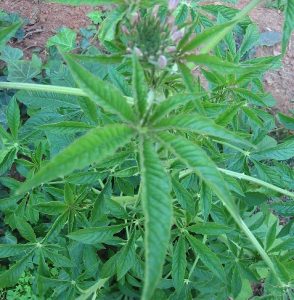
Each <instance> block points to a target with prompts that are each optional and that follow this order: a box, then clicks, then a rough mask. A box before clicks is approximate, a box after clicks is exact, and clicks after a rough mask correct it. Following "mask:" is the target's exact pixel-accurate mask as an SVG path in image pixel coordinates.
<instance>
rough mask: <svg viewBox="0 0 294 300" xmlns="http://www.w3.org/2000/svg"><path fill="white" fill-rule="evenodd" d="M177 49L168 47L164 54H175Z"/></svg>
mask: <svg viewBox="0 0 294 300" xmlns="http://www.w3.org/2000/svg"><path fill="white" fill-rule="evenodd" d="M176 51H177V48H176V47H175V46H169V47H167V48H166V52H167V53H172V52H176Z"/></svg>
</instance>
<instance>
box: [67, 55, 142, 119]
mask: <svg viewBox="0 0 294 300" xmlns="http://www.w3.org/2000/svg"><path fill="white" fill-rule="evenodd" d="M66 61H67V64H68V66H69V68H70V70H71V73H72V75H73V77H74V79H75V81H76V83H77V84H78V86H79V87H80V88H81V89H82V90H83V91H84V92H85V93H86V94H88V95H89V98H90V99H91V100H93V101H94V102H96V103H97V104H98V105H101V106H102V107H103V108H104V109H106V110H108V111H110V112H112V113H114V114H117V115H118V116H119V117H121V118H122V119H123V120H125V121H132V122H134V121H135V120H136V116H135V114H134V112H133V110H132V108H131V107H130V106H129V104H128V103H127V101H126V99H125V98H124V97H123V96H122V94H121V93H120V92H119V91H118V90H117V89H116V88H114V87H113V86H112V85H110V84H108V83H107V82H105V81H103V80H101V79H99V78H98V77H96V76H94V75H93V74H92V73H90V72H89V71H87V70H86V69H85V68H83V67H82V66H81V65H79V64H78V63H76V62H75V61H74V60H73V59H72V58H71V57H70V56H68V55H67V56H66Z"/></svg>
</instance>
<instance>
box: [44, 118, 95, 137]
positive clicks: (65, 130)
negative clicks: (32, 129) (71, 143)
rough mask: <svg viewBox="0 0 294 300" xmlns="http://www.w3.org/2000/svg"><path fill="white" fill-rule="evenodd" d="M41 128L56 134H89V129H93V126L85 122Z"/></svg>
mask: <svg viewBox="0 0 294 300" xmlns="http://www.w3.org/2000/svg"><path fill="white" fill-rule="evenodd" d="M40 128H41V129H43V130H45V131H50V132H52V133H56V134H76V133H79V132H87V131H89V129H92V128H93V126H92V125H89V124H86V123H83V122H75V121H63V122H58V123H51V124H45V125H42V126H40Z"/></svg>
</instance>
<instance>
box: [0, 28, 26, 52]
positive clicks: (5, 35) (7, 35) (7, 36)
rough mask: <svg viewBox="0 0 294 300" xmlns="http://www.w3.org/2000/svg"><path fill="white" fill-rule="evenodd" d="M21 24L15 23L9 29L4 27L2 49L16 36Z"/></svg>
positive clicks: (0, 37)
mask: <svg viewBox="0 0 294 300" xmlns="http://www.w3.org/2000/svg"><path fill="white" fill-rule="evenodd" d="M20 26H21V23H19V22H18V23H15V24H12V25H10V26H8V27H3V28H1V29H0V47H2V46H3V45H4V44H5V43H6V42H8V40H9V39H10V38H11V37H12V36H13V35H14V34H15V32H16V31H17V30H18V28H19V27H20Z"/></svg>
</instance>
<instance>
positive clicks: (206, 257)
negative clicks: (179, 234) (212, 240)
mask: <svg viewBox="0 0 294 300" xmlns="http://www.w3.org/2000/svg"><path fill="white" fill-rule="evenodd" d="M187 239H188V241H189V243H190V245H191V247H192V249H193V250H194V251H195V254H196V255H198V256H199V258H200V260H201V261H202V263H203V264H204V265H205V266H206V267H207V268H208V269H209V270H210V271H211V272H212V273H213V274H214V275H215V276H216V277H218V278H219V279H220V280H221V281H222V282H225V281H226V274H225V272H224V269H223V267H222V263H221V261H220V259H219V258H218V257H217V255H216V254H215V253H214V252H212V251H211V250H210V249H209V248H208V247H207V246H206V245H204V244H203V243H202V242H200V241H199V240H197V239H196V238H195V237H192V236H191V235H187Z"/></svg>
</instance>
